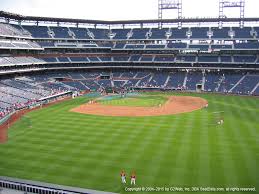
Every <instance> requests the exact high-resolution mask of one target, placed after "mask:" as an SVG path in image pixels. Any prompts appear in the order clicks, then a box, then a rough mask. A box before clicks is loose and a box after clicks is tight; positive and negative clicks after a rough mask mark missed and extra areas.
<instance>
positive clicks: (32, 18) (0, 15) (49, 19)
mask: <svg viewBox="0 0 259 194" xmlns="http://www.w3.org/2000/svg"><path fill="white" fill-rule="evenodd" d="M0 18H5V19H9V20H15V21H37V22H63V23H81V24H103V25H116V24H148V23H178V22H182V23H199V22H208V23H209V22H219V21H222V22H239V21H241V20H242V21H244V22H259V18H254V17H253V18H243V19H240V18H182V19H162V20H158V19H150V20H116V21H108V20H87V19H72V18H52V17H36V16H24V15H19V14H15V13H9V12H5V11H0Z"/></svg>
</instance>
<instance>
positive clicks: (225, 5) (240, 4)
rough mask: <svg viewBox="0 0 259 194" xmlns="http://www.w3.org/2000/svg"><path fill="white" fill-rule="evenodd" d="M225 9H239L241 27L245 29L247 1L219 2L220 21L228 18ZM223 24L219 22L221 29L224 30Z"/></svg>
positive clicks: (221, 0) (223, 0)
mask: <svg viewBox="0 0 259 194" xmlns="http://www.w3.org/2000/svg"><path fill="white" fill-rule="evenodd" d="M224 8H239V9H240V11H239V17H240V22H239V26H240V27H241V28H243V27H244V20H243V19H244V17H245V0H220V1H219V19H222V18H226V15H225V13H224ZM222 25H223V22H222V20H220V21H219V28H222Z"/></svg>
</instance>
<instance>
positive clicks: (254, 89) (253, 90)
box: [250, 82, 259, 94]
mask: <svg viewBox="0 0 259 194" xmlns="http://www.w3.org/2000/svg"><path fill="white" fill-rule="evenodd" d="M258 87H259V82H258V83H257V84H256V86H255V87H254V88H253V89H252V91H251V93H250V94H254V92H255V91H256V89H257V88H258Z"/></svg>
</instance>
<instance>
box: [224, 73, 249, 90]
mask: <svg viewBox="0 0 259 194" xmlns="http://www.w3.org/2000/svg"><path fill="white" fill-rule="evenodd" d="M245 77H246V75H244V76H243V77H241V79H240V80H239V81H238V82H237V83H236V84H235V85H234V86H233V87H232V88H230V90H229V91H228V92H232V91H233V90H234V89H235V87H237V86H238V84H240V83H241V82H242V81H243V79H245Z"/></svg>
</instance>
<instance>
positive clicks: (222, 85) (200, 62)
mask: <svg viewBox="0 0 259 194" xmlns="http://www.w3.org/2000/svg"><path fill="white" fill-rule="evenodd" d="M243 20H244V26H239V23H240V20H239V18H209V19H208V18H207V19H206V18H204V19H201V18H196V19H193V18H190V19H184V18H180V19H161V20H138V21H134V20H128V21H96V20H82V19H78V20H77V19H64V18H45V17H32V16H23V15H17V14H13V13H8V12H4V11H0V22H1V23H0V99H1V100H0V118H4V117H5V116H6V115H8V114H10V113H12V112H13V111H15V110H19V109H22V108H26V107H29V106H32V105H34V104H35V103H38V102H39V101H40V100H41V99H42V98H49V97H52V96H53V95H57V96H59V95H63V94H67V93H70V92H89V91H100V90H101V89H103V88H113V89H116V88H131V89H138V90H163V91H164V90H166V91H191V92H198V91H199V92H200V90H201V91H202V92H208V93H212V92H213V93H222V94H231V95H232V94H233V95H247V96H258V95H259V71H258V70H259V52H258V50H259V26H256V22H258V21H259V18H244V19H243ZM222 21H223V22H224V26H223V27H220V26H218V24H219V23H220V22H222ZM179 22H180V23H181V26H178V24H179ZM53 24H54V25H53ZM71 24H72V25H73V27H72V25H71ZM118 26H120V28H118ZM197 26H199V27H197ZM208 26H209V27H208ZM104 77H105V78H104Z"/></svg>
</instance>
